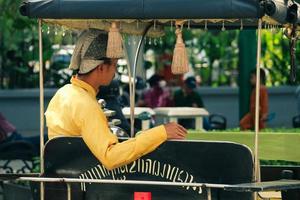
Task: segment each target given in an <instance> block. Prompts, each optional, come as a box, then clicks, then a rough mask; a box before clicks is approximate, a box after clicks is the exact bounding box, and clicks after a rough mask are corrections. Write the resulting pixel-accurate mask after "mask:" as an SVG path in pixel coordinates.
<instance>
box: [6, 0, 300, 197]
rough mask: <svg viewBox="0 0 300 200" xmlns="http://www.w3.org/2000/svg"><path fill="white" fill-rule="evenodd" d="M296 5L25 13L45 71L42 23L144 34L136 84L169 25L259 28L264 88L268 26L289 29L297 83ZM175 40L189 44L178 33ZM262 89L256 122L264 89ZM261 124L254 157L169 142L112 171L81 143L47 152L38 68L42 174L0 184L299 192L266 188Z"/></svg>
mask: <svg viewBox="0 0 300 200" xmlns="http://www.w3.org/2000/svg"><path fill="white" fill-rule="evenodd" d="M298 7H299V5H298V4H297V3H295V2H294V1H292V0H210V1H199V0H185V1H183V0H151V1H150V0H116V1H110V0H108V1H103V0H93V1H87V0H48V1H42V0H40V1H36V0H27V1H25V2H24V3H23V4H22V6H21V7H20V12H21V13H22V15H24V16H28V17H30V18H37V19H38V26H39V48H40V66H43V56H42V55H43V52H42V50H43V47H42V24H43V23H48V24H55V25H56V26H63V27H64V28H68V29H81V30H83V29H89V28H94V29H101V30H106V31H108V30H109V29H110V27H111V26H115V25H116V24H118V26H119V28H120V32H121V33H126V34H135V35H140V40H139V43H138V48H137V51H136V54H135V59H134V65H133V67H132V68H130V67H129V68H128V71H129V76H130V77H133V80H135V77H136V68H137V63H138V58H139V54H140V50H141V46H142V44H143V41H144V39H145V37H146V36H149V37H154V38H155V37H160V36H161V35H162V34H163V27H164V26H171V27H174V29H176V30H179V32H180V30H181V29H182V28H185V27H189V28H203V29H207V28H208V29H223V28H224V29H225V27H226V29H240V28H241V27H242V28H244V29H257V37H258V39H257V58H256V60H257V66H256V67H257V74H258V75H257V82H260V81H259V77H260V76H259V66H260V65H259V60H260V53H261V30H262V28H263V27H270V26H271V27H273V28H286V33H287V35H288V36H289V38H290V41H291V42H290V43H291V61H292V63H291V78H292V79H295V49H294V48H295V43H296V40H297V31H298V29H297V25H298V24H299V22H300V20H299V14H300V12H299V11H298ZM177 33H178V32H177ZM177 41H179V43H183V40H182V38H181V35H180V34H177ZM183 63H184V61H183ZM185 64H186V63H185ZM174 72H175V73H183V72H186V69H185V68H184V66H181V68H180V66H179V68H175V69H174ZM129 80H131V78H130V79H129ZM129 84H130V91H131V95H130V97H131V99H130V101H131V122H132V124H131V130H134V129H133V127H134V102H135V101H134V95H133V94H134V93H135V81H131V82H130V83H129ZM256 91H257V94H258V95H257V96H256V108H257V109H256V116H258V114H259V111H258V108H259V87H258V86H257V88H256ZM255 125H256V126H255V151H254V154H252V152H251V150H250V149H249V148H248V147H247V146H244V145H241V144H237V143H231V142H218V141H213V142H209V141H189V140H185V141H168V142H166V143H164V144H163V145H162V146H160V147H159V148H158V149H157V150H155V151H154V152H152V153H150V154H148V155H146V156H143V157H142V158H140V159H138V160H136V161H134V162H133V163H131V164H128V165H125V166H123V167H120V168H117V169H113V170H107V169H106V168H105V167H104V166H103V165H102V164H101V163H100V162H99V161H98V160H97V159H96V158H95V157H94V156H93V154H92V153H91V152H90V150H89V149H88V148H87V146H86V145H85V143H84V142H83V140H82V139H81V138H73V137H60V138H55V139H52V140H50V141H48V142H47V143H46V145H45V147H44V145H43V144H44V138H43V133H44V100H43V67H40V132H41V141H40V142H41V149H40V155H41V158H40V160H41V172H40V174H39V176H38V177H33V176H30V175H29V176H25V175H11V176H9V175H2V176H1V179H5V180H7V179H8V180H11V179H13V180H19V181H30V182H31V183H32V184H31V186H32V188H33V196H34V198H35V199H68V200H69V199H88V200H94V199H95V200H96V199H103V200H111V199H133V198H134V199H135V200H139V199H147V198H148V199H150V196H152V198H153V199H187V200H188V199H208V200H211V199H218V200H234V199H236V200H238V199H239V200H240V199H245V200H248V199H249V200H250V199H257V197H258V196H257V192H260V191H269V190H272V191H273V190H280V191H281V190H284V191H285V190H290V189H299V188H300V181H297V180H278V181H271V182H260V179H259V156H258V132H259V130H258V117H256V123H255ZM131 137H134V133H133V132H131ZM120 140H126V139H125V138H120ZM99 143H101V141H99Z"/></svg>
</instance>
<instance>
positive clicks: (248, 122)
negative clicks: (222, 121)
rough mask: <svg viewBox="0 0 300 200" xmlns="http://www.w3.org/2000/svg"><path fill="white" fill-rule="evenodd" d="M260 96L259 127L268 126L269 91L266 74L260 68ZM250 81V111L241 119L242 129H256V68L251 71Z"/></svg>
mask: <svg viewBox="0 0 300 200" xmlns="http://www.w3.org/2000/svg"><path fill="white" fill-rule="evenodd" d="M260 81H261V82H260V91H259V93H260V97H259V129H263V128H266V120H267V117H268V91H267V88H266V86H265V83H266V74H265V71H264V70H263V69H260ZM250 82H251V85H252V92H251V97H250V108H249V109H250V111H249V112H248V113H247V114H246V115H245V116H244V117H243V118H242V119H241V121H240V128H241V130H247V129H254V124H255V95H256V91H255V86H256V69H255V70H252V71H251V78H250Z"/></svg>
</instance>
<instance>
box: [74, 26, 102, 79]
mask: <svg viewBox="0 0 300 200" xmlns="http://www.w3.org/2000/svg"><path fill="white" fill-rule="evenodd" d="M107 41H108V35H107V33H106V32H104V31H100V30H96V29H89V30H86V31H83V32H82V33H81V34H80V36H79V38H78V40H77V43H76V46H75V49H74V53H73V55H72V58H71V63H70V66H69V68H70V69H72V70H78V73H80V74H86V73H88V72H90V71H91V70H93V69H95V68H96V67H97V66H98V65H100V64H102V63H103V62H104V59H105V58H106V48H107Z"/></svg>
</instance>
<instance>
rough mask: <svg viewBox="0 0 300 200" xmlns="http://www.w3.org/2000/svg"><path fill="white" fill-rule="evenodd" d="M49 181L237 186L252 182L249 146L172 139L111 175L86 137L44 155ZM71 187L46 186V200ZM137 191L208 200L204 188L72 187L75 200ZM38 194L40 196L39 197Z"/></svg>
mask: <svg viewBox="0 0 300 200" xmlns="http://www.w3.org/2000/svg"><path fill="white" fill-rule="evenodd" d="M44 156H45V174H44V176H45V177H72V178H81V179H87V178H89V179H117V180H125V179H126V180H150V181H154V180H155V181H170V182H172V181H173V182H199V183H219V184H238V183H249V182H252V180H253V158H252V154H251V151H250V149H249V148H247V147H246V146H243V145H240V144H236V143H231V142H212V141H168V142H165V143H164V144H163V145H161V146H160V147H159V148H158V149H156V150H155V151H154V152H152V153H150V154H148V155H146V156H144V157H142V158H140V159H139V160H137V161H135V162H133V163H131V164H128V165H127V166H124V167H121V168H118V169H115V170H111V171H108V170H106V169H105V168H104V167H103V166H102V165H101V164H100V162H99V161H98V160H97V159H96V158H95V157H94V156H93V154H92V153H91V152H90V150H89V149H88V148H87V146H86V145H85V143H84V142H83V140H82V139H81V138H78V137H77V138H76V137H60V138H55V139H52V140H50V141H49V142H48V143H47V144H46V146H45V151H44ZM66 191H67V190H66V185H65V184H63V183H61V184H56V183H55V184H53V183H52V184H48V183H47V184H46V192H45V193H46V199H47V200H49V199H56V200H60V199H67V192H66ZM134 192H151V194H152V197H153V199H161V200H169V199H170V200H171V199H172V200H192V199H197V200H199V199H206V198H207V194H206V190H205V188H195V187H181V186H179V187H174V186H144V185H117V184H72V199H87V200H98V199H101V200H114V199H115V200H117V199H133V195H134ZM37 194H39V192H36V195H35V198H38V195H37ZM212 199H214V200H250V199H252V194H251V193H236V192H228V191H224V190H222V189H213V190H212Z"/></svg>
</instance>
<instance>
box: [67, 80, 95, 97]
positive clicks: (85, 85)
mask: <svg viewBox="0 0 300 200" xmlns="http://www.w3.org/2000/svg"><path fill="white" fill-rule="evenodd" d="M71 83H72V85H75V86H78V87H80V88H82V89H84V90H86V91H87V92H88V93H89V94H90V95H92V96H93V97H96V95H97V92H96V90H95V89H94V88H93V87H92V86H91V85H90V84H88V83H86V82H84V81H82V80H79V79H78V78H77V77H76V76H72V78H71Z"/></svg>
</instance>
